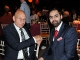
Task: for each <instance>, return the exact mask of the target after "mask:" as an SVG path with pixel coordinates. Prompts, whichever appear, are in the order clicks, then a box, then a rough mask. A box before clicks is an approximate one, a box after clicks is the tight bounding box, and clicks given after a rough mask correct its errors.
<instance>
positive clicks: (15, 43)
mask: <svg viewBox="0 0 80 60" xmlns="http://www.w3.org/2000/svg"><path fill="white" fill-rule="evenodd" d="M13 21H14V23H12V24H10V25H8V26H6V27H5V28H4V29H3V30H2V32H3V36H4V40H5V56H4V58H3V60H24V58H25V57H24V55H23V49H25V48H27V51H28V52H27V53H28V59H29V60H34V48H35V43H37V44H40V43H41V41H42V37H41V36H39V35H36V36H31V34H30V31H29V30H28V29H27V27H26V26H24V25H25V21H26V15H25V13H24V12H23V11H22V10H17V11H16V12H15V15H14V16H13ZM20 28H21V29H22V30H23V33H24V35H25V41H22V37H21V31H20Z"/></svg>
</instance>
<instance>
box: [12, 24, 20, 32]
mask: <svg viewBox="0 0 80 60" xmlns="http://www.w3.org/2000/svg"><path fill="white" fill-rule="evenodd" d="M13 24H14V26H15V28H16V30H17V31H20V30H19V29H20V28H19V27H18V26H16V24H15V23H13Z"/></svg>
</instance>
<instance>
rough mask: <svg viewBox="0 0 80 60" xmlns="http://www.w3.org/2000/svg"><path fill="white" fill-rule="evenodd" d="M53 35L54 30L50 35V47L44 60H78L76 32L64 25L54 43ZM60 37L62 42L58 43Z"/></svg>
mask: <svg viewBox="0 0 80 60" xmlns="http://www.w3.org/2000/svg"><path fill="white" fill-rule="evenodd" d="M53 33H54V29H52V31H51V34H50V46H49V48H48V49H47V50H46V51H45V53H44V54H43V56H42V57H43V58H44V60H78V55H77V51H76V46H77V32H76V30H75V29H74V28H72V27H70V26H68V25H66V24H64V23H63V24H62V26H61V28H60V31H59V33H58V36H57V37H56V38H55V39H54V42H53ZM60 37H62V40H60V41H58V40H57V39H58V38H60Z"/></svg>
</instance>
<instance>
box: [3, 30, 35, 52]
mask: <svg viewBox="0 0 80 60" xmlns="http://www.w3.org/2000/svg"><path fill="white" fill-rule="evenodd" d="M13 32H14V31H11V30H9V29H4V30H3V36H4V38H5V42H6V43H7V44H8V45H9V46H10V47H12V48H13V49H15V50H21V49H24V48H26V47H29V46H31V45H34V44H35V41H34V39H33V38H32V37H30V38H29V39H27V40H25V41H23V42H19V41H20V40H19V36H18V35H17V33H16V34H15V32H14V33H13Z"/></svg>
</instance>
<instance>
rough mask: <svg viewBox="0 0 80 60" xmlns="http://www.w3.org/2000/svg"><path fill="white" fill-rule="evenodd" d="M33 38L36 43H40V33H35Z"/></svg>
mask: <svg viewBox="0 0 80 60" xmlns="http://www.w3.org/2000/svg"><path fill="white" fill-rule="evenodd" d="M34 38H35V40H36V43H37V44H38V45H40V44H41V42H42V37H41V36H40V35H36V36H34Z"/></svg>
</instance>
